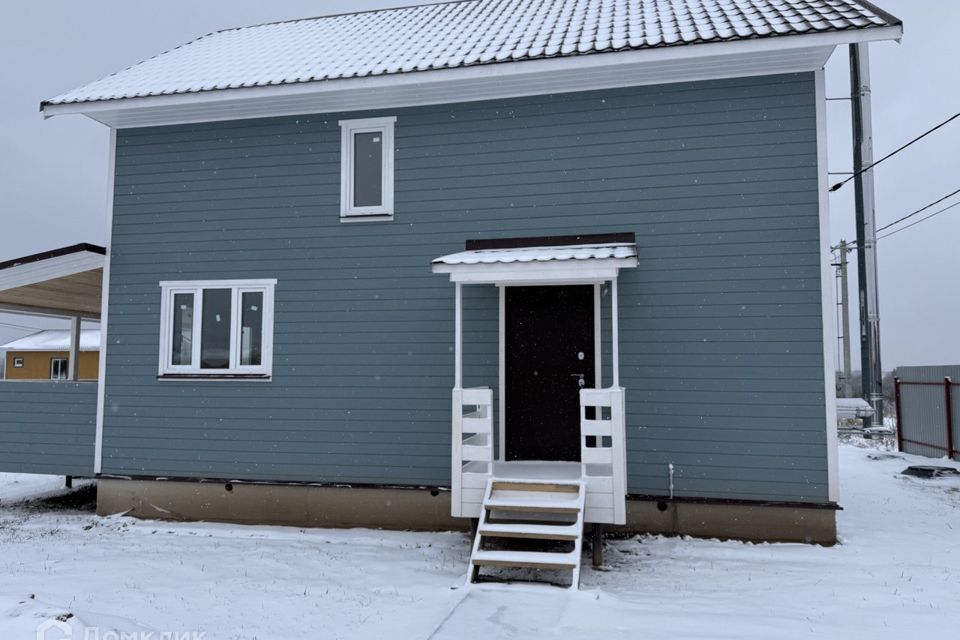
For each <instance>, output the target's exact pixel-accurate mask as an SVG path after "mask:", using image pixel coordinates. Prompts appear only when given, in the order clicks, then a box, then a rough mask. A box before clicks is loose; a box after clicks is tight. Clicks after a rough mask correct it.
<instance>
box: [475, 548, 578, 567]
mask: <svg viewBox="0 0 960 640" xmlns="http://www.w3.org/2000/svg"><path fill="white" fill-rule="evenodd" d="M471 562H473V564H474V565H477V566H496V567H524V568H531V569H573V568H575V567H576V566H577V553H576V552H575V551H570V552H567V553H547V552H543V551H482V550H481V551H476V552H475V553H474V554H473V558H472V559H471Z"/></svg>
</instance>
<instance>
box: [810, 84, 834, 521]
mask: <svg viewBox="0 0 960 640" xmlns="http://www.w3.org/2000/svg"><path fill="white" fill-rule="evenodd" d="M815 87H816V88H815V100H816V112H817V192H818V194H819V198H818V206H819V216H820V217H819V219H820V293H821V302H820V304H821V311H822V314H823V386H824V389H823V393H824V404H825V405H826V406H825V416H824V418H825V420H826V425H825V427H826V430H827V492H828V498H829V500H830V501H831V502H838V501H839V500H840V469H839V460H838V457H839V455H840V451H839V448H838V447H839V442H838V438H837V389H836V386H835V385H836V370H837V355H836V353H837V351H836V350H837V340H836V337H837V336H836V325H835V323H834V320H835V319H834V317H833V313H834V311H833V310H834V309H836V308H837V307H836V300H834V297H833V274H832V273H831V268H830V263H831V262H833V260H832V259H831V253H830V192H829V191H828V189H829V186H830V182H829V176H828V175H827V161H828V159H827V97H826V88H825V87H826V80H825V72H824V70H823V69H820V70H819V71H817V72H816V74H815Z"/></svg>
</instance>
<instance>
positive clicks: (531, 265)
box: [432, 233, 637, 389]
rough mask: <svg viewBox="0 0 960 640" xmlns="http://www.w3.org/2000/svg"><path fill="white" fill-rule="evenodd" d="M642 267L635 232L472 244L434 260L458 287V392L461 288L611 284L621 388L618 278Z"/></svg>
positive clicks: (613, 334)
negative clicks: (638, 258) (628, 271)
mask: <svg viewBox="0 0 960 640" xmlns="http://www.w3.org/2000/svg"><path fill="white" fill-rule="evenodd" d="M636 266H637V245H636V237H635V236H634V234H633V233H608V234H589V235H576V236H550V237H540V238H501V239H493V240H467V242H466V247H465V250H464V251H461V252H458V253H452V254H449V255H445V256H441V257H439V258H437V259H435V260H434V261H433V264H432V268H433V272H434V273H446V274H448V275H449V276H450V281H451V282H453V283H455V285H456V293H455V300H456V311H455V336H454V342H455V345H454V347H455V348H454V353H455V359H456V369H455V374H454V375H455V384H454V386H455V388H458V389H459V388H460V387H461V384H462V381H463V299H462V291H461V285H464V284H494V285H497V286H500V287H503V286H524V285H566V284H600V283H603V282H608V281H609V282H610V283H611V287H610V292H611V296H610V297H611V300H610V302H611V319H612V326H611V339H612V340H611V341H612V344H613V354H612V355H613V384H614V386H619V384H620V372H619V348H618V344H619V340H618V337H619V328H618V317H617V316H618V301H617V277H618V276H619V273H620V269H625V268H632V267H636Z"/></svg>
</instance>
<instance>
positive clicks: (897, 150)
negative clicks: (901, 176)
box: [830, 111, 960, 191]
mask: <svg viewBox="0 0 960 640" xmlns="http://www.w3.org/2000/svg"><path fill="white" fill-rule="evenodd" d="M957 118H960V111H958V112H957V113H955V114H953V115H952V116H950V117H949V118H947V119H946V120H944V121H943V122H941V123H940V124H938V125H937V126H935V127H933V128H932V129H927V130H926V131H924V132H923V133H921V134H920V135H918V136H917V137H916V138H914V139H913V140H911V141H910V142H908V143H906V144H905V145H903V146H901V147H899V148H897V149H894V150H893V151H891V152H890V153H888V154H887V155H885V156H883V157H882V158H880V159H879V160H877V161H876V162H874V163H873V164H870V165H867V166H866V167H864V168H863V169H860V171H857V172H856V173H854V174H853V175H851V176H850V177H849V178H847V179H845V180H843V181H841V182H838V183H837V184H835V185H833V186H832V187H830V191H836V190H837V189H839V188H840V187H842V186H843V185H845V184H847V183H848V182H850V181H851V180H853V179H854V178H856V177H857V176H859V175H861V174H862V173H864V172H865V171H869V170H870V169H873V168H874V167H875V166H877V165H878V164H880V163H881V162H883V161H884V160H886V159H887V158H890V157H892V156H895V155H897V154H898V153H900V152H901V151H903V150H904V149H906V148H907V147H909V146H910V145H912V144H913V143H914V142H917V141H918V140H921V139H923V138H926V137H927V136H928V135H930V134H931V133H933V132H934V131H936V130H937V129H939V128H940V127H943V126H945V125H947V124H949V123H950V122H952V121H954V120H956V119H957Z"/></svg>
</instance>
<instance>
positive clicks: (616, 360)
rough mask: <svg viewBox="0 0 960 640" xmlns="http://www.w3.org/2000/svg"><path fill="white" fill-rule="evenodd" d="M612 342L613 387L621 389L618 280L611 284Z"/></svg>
mask: <svg viewBox="0 0 960 640" xmlns="http://www.w3.org/2000/svg"><path fill="white" fill-rule="evenodd" d="M610 306H611V312H610V342H611V345H610V346H611V347H612V351H613V353H612V356H613V358H612V365H613V386H614V388H619V387H620V322H619V317H618V316H619V314H620V301H619V300H617V279H616V278H614V279H613V280H612V281H611V282H610Z"/></svg>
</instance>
